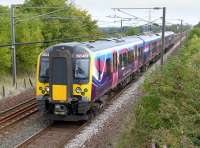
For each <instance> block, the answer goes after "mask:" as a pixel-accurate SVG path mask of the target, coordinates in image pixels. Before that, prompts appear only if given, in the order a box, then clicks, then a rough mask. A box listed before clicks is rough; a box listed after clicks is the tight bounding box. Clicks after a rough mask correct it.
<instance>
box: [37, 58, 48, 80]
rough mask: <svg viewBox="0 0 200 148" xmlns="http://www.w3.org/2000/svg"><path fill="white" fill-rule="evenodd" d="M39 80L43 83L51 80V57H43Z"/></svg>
mask: <svg viewBox="0 0 200 148" xmlns="http://www.w3.org/2000/svg"><path fill="white" fill-rule="evenodd" d="M39 80H40V82H42V83H48V82H49V57H41V59H40V72H39Z"/></svg>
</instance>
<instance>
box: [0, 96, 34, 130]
mask: <svg viewBox="0 0 200 148" xmlns="http://www.w3.org/2000/svg"><path fill="white" fill-rule="evenodd" d="M37 111H38V109H37V102H36V99H35V98H32V99H29V100H27V101H25V102H22V103H20V104H18V105H16V106H14V107H12V108H9V109H7V110H5V111H2V112H0V130H2V129H4V128H6V127H8V126H10V125H12V124H14V123H16V122H17V121H19V120H22V119H24V118H26V117H28V116H30V115H31V114H33V113H35V112H37Z"/></svg>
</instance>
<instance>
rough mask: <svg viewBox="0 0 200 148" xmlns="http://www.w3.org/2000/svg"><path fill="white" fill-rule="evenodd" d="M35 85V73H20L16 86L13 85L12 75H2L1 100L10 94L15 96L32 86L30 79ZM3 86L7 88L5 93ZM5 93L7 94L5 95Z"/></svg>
mask: <svg viewBox="0 0 200 148" xmlns="http://www.w3.org/2000/svg"><path fill="white" fill-rule="evenodd" d="M29 79H30V80H31V82H32V84H33V85H35V75H34V74H31V75H20V76H18V77H17V84H16V86H13V85H12V77H11V75H7V76H0V100H1V99H3V98H6V97H8V96H13V95H16V94H19V93H21V92H22V91H24V90H26V89H29V88H31V84H30V81H29ZM3 87H4V90H5V92H4V93H5V94H4V93H3ZM3 95H5V96H3Z"/></svg>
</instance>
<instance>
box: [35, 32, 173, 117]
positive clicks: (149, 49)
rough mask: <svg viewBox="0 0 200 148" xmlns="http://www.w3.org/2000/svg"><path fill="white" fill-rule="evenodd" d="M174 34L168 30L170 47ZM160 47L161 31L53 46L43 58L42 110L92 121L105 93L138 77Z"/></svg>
mask: <svg viewBox="0 0 200 148" xmlns="http://www.w3.org/2000/svg"><path fill="white" fill-rule="evenodd" d="M174 38H175V34H174V33H173V32H166V33H165V49H167V48H169V47H170V46H172V45H173V44H174ZM160 52H161V34H160V33H158V34H151V35H141V36H128V37H123V38H110V39H100V40H97V41H93V42H82V43H79V42H72V43H61V44H57V45H54V46H51V47H49V48H47V49H45V50H44V51H43V52H42V53H41V54H40V55H39V58H38V64H37V85H36V96H37V102H38V107H39V110H40V111H42V112H43V113H44V115H45V116H46V117H47V118H49V119H52V120H63V121H79V120H87V119H88V118H89V117H88V116H89V115H88V114H89V113H90V112H91V111H92V110H93V107H94V106H95V107H96V106H98V107H99V106H101V104H102V100H101V98H102V96H103V95H105V94H106V93H108V92H110V91H112V90H116V88H119V87H123V86H124V85H126V84H127V83H128V82H129V81H131V80H132V79H134V78H135V77H136V76H137V75H138V73H139V72H140V71H141V70H145V69H146V68H147V67H148V65H149V63H150V62H153V61H155V60H156V59H158V58H159V55H160Z"/></svg>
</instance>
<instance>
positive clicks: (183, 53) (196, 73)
mask: <svg viewBox="0 0 200 148" xmlns="http://www.w3.org/2000/svg"><path fill="white" fill-rule="evenodd" d="M142 91H143V92H144V94H145V95H144V96H143V97H141V99H140V101H139V102H138V104H137V105H136V106H135V107H134V108H135V109H134V111H133V115H132V117H131V118H132V119H131V122H130V124H129V125H128V126H127V128H126V129H124V131H123V134H122V135H121V138H120V140H119V143H118V147H123V148H124V147H136V148H140V147H151V144H152V143H157V144H158V145H159V146H163V145H167V146H168V147H200V126H199V125H200V38H198V37H197V36H194V37H193V38H191V39H190V40H189V41H188V42H187V43H186V45H185V47H184V48H182V49H180V50H179V51H178V53H177V54H176V55H175V56H173V57H171V58H170V59H169V60H168V62H167V63H166V64H165V65H164V66H163V68H162V69H158V70H156V71H154V72H153V73H152V74H151V75H149V76H147V77H146V80H145V82H144V84H143V88H142Z"/></svg>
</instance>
